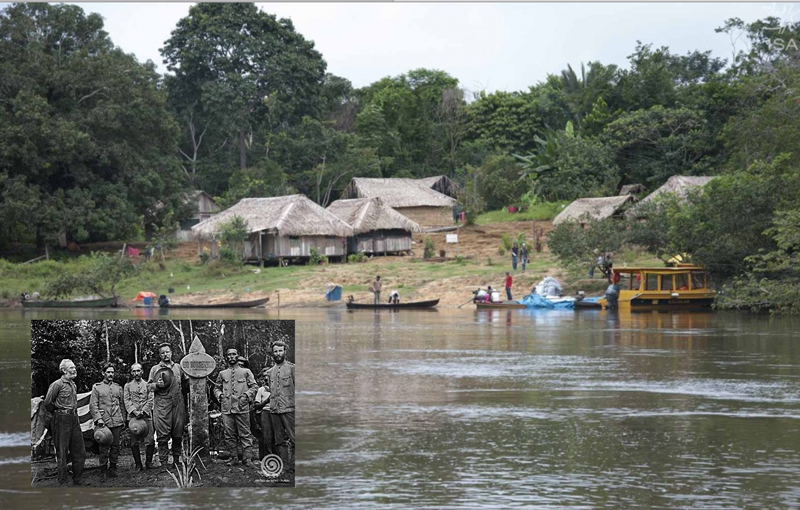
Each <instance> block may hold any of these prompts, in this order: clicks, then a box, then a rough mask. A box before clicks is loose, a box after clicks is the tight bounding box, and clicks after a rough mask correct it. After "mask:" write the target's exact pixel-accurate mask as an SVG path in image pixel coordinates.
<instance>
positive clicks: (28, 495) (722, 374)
mask: <svg viewBox="0 0 800 510" xmlns="http://www.w3.org/2000/svg"><path fill="white" fill-rule="evenodd" d="M190 312H191V311H185V312H184V313H183V314H178V316H180V318H190V317H191V318H197V319H202V318H203V317H206V318H210V317H214V318H219V317H226V318H229V317H231V316H232V314H230V313H226V314H217V315H215V314H213V313H204V314H194V315H193V314H191V313H190ZM73 313H74V312H71V313H66V314H63V313H62V312H56V313H53V312H48V313H46V314H43V313H41V312H39V313H37V314H36V315H37V317H36V318H44V317H47V316H55V315H60V316H62V317H64V316H66V317H70V316H72V317H74V316H75V315H72V314H73ZM105 313H107V312H93V315H95V316H96V315H102V316H103V317H108V315H105ZM171 314H174V311H173V312H171ZM111 315H114V316H115V317H116V318H119V317H124V316H134V315H135V314H134V313H132V312H131V313H130V314H129V315H124V314H123V315H120V314H118V313H117V314H114V313H113V312H112V313H111ZM237 316H239V317H241V318H255V317H254V314H253V313H238V314H237ZM258 316H261V317H264V316H266V317H268V318H281V319H296V320H297V321H298V324H297V330H296V331H297V358H298V362H299V363H302V365H298V366H302V370H301V369H300V368H299V369H298V379H297V381H298V410H297V413H298V427H297V429H298V436H299V437H298V438H297V443H298V445H302V447H301V449H299V450H298V452H297V471H298V478H297V488H296V489H292V490H271V491H266V490H265V491H257V490H235V489H214V490H212V489H208V490H203V491H201V492H189V493H180V492H176V491H158V492H152V491H144V490H129V489H121V490H114V491H93V492H85V491H75V490H74V489H67V490H64V491H59V492H58V493H57V494H54V493H51V492H48V491H32V490H30V489H28V490H25V491H20V490H19V489H21V488H23V487H27V486H28V484H29V481H30V478H29V477H30V471H29V468H28V466H26V465H25V464H21V463H20V462H18V461H15V460H14V459H20V458H23V457H24V455H25V450H27V446H26V443H27V435H26V433H25V432H26V427H27V418H25V416H26V415H27V411H26V406H27V399H28V394H27V392H28V390H27V386H28V373H27V371H28V369H29V367H28V365H27V363H28V362H27V355H28V354H27V347H28V344H27V341H28V337H27V335H28V330H27V329H26V328H27V327H28V326H27V323H26V319H29V318H31V317H30V316H28V315H27V314H26V315H25V316H22V315H21V314H20V313H19V312H16V313H10V312H0V333H2V335H0V339H1V340H0V341H1V342H3V344H2V345H3V346H4V347H7V348H8V349H7V351H6V352H8V353H9V356H7V359H8V360H9V361H8V363H9V367H8V369H6V368H3V366H0V383H2V384H3V386H2V388H3V392H4V394H6V395H7V396H8V397H9V399H10V401H11V402H12V404H11V405H10V407H11V408H12V409H16V412H13V413H12V414H11V418H3V419H4V420H6V421H4V422H1V423H4V424H5V425H4V426H5V429H0V432H5V433H6V435H5V436H2V435H0V479H2V480H3V482H2V484H1V485H2V486H3V487H5V488H7V490H6V493H5V494H4V495H3V496H5V497H4V499H5V500H7V501H9V502H10V504H13V505H35V506H36V507H43V506H51V505H53V506H58V507H64V506H70V507H74V508H105V507H108V506H114V507H121V508H129V507H130V508H142V507H148V508H149V507H158V508H184V507H189V506H196V505H203V506H204V507H211V508H216V507H223V506H224V507H230V506H231V505H234V506H236V507H254V508H255V507H261V506H263V505H265V504H267V505H269V504H278V505H281V507H287V508H317V507H320V506H334V507H373V506H377V505H381V506H385V507H389V508H406V507H408V506H409V505H410V504H412V503H413V504H415V505H420V506H434V507H440V508H444V507H459V508H469V507H478V506H480V507H489V508H507V507H511V506H523V505H524V506H534V507H536V506H538V507H548V506H574V507H586V508H698V507H701V508H706V507H715V508H743V507H753V508H755V507H758V508H775V507H793V505H794V506H796V504H797V501H798V499H800V489H798V488H797V484H796V480H797V479H798V476H799V475H800V455H799V454H798V451H797V450H798V442H797V437H798V433H800V368H798V367H800V349H798V348H797V345H798V344H797V338H796V334H795V331H797V326H798V325H800V324H798V322H797V320H796V319H775V318H770V317H755V316H747V315H727V314H714V313H689V314H687V313H673V314H669V313H666V314H664V313H662V314H659V313H644V314H627V315H625V314H622V313H615V314H609V313H605V312H603V311H581V312H579V313H578V312H571V311H552V310H545V311H534V310H485V311H484V310H482V311H479V312H478V311H466V310H458V311H457V310H440V311H439V312H438V313H426V312H415V311H411V310H404V311H401V312H399V313H398V312H393V313H386V311H377V312H376V311H369V310H361V311H358V312H357V313H354V312H347V311H345V310H339V309H327V310H297V311H293V310H280V311H269V310H267V311H260V312H258ZM6 443H8V444H9V446H8V447H3V446H2V445H3V444H6Z"/></svg>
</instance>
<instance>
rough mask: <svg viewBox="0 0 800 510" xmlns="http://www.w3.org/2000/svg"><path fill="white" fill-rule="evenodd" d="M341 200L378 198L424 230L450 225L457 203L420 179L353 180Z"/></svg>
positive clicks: (361, 178) (358, 178) (357, 178)
mask: <svg viewBox="0 0 800 510" xmlns="http://www.w3.org/2000/svg"><path fill="white" fill-rule="evenodd" d="M342 198H344V199H351V198H380V199H382V200H383V203H384V204H386V205H388V206H389V207H391V208H392V209H394V210H395V211H397V212H399V213H400V214H402V215H403V216H405V217H406V218H408V219H410V220H411V221H414V222H416V223H418V224H419V225H420V227H422V228H423V229H427V228H436V227H449V226H451V225H453V206H454V205H456V204H457V202H456V200H455V199H453V198H451V197H448V196H447V195H444V194H442V193H439V192H438V191H434V190H433V189H431V188H429V187H428V186H426V185H425V183H423V182H421V181H420V180H419V179H399V178H398V179H374V178H363V177H356V178H353V180H352V181H350V184H348V186H347V188H345V190H344V192H343V193H342Z"/></svg>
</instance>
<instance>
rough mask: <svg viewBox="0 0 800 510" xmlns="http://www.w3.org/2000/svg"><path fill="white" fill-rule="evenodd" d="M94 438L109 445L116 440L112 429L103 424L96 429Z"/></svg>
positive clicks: (99, 442) (104, 444)
mask: <svg viewBox="0 0 800 510" xmlns="http://www.w3.org/2000/svg"><path fill="white" fill-rule="evenodd" d="M94 440H95V441H96V442H97V443H98V444H101V445H103V446H108V445H110V444H111V443H113V442H114V434H112V433H111V429H109V428H108V427H106V426H105V425H103V426H102V427H99V428H97V429H95V430H94Z"/></svg>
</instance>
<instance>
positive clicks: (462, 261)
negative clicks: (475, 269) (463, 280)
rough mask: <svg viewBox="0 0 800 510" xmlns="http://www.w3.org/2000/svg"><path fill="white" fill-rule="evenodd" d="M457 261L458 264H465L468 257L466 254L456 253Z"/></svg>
mask: <svg viewBox="0 0 800 510" xmlns="http://www.w3.org/2000/svg"><path fill="white" fill-rule="evenodd" d="M455 262H456V264H460V265H462V266H463V265H464V264H466V262H467V259H466V258H465V257H464V255H456V260H455Z"/></svg>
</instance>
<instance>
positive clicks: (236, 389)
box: [214, 365, 258, 414]
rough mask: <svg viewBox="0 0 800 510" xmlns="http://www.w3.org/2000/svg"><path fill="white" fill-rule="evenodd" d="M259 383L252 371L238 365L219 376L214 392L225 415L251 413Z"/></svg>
mask: <svg viewBox="0 0 800 510" xmlns="http://www.w3.org/2000/svg"><path fill="white" fill-rule="evenodd" d="M256 391H258V383H257V382H256V378H255V377H254V376H253V372H251V371H250V369H247V368H244V367H240V366H238V365H236V366H234V367H233V368H226V369H225V370H223V371H222V372H220V373H219V375H218V376H217V388H216V389H215V390H214V395H216V397H217V399H218V400H219V404H220V406H221V407H222V412H223V413H224V414H240V413H249V412H250V402H252V401H253V399H254V398H255V396H256Z"/></svg>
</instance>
